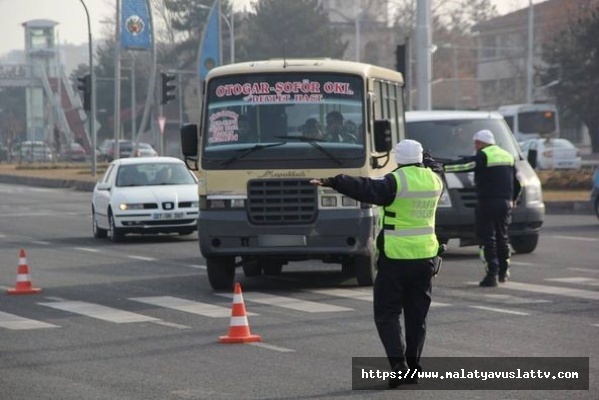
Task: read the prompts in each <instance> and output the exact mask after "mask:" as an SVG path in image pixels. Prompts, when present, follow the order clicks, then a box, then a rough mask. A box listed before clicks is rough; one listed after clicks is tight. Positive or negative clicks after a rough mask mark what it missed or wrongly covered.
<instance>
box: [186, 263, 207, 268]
mask: <svg viewBox="0 0 599 400" xmlns="http://www.w3.org/2000/svg"><path fill="white" fill-rule="evenodd" d="M187 267H189V268H196V269H206V266H205V265H198V264H187Z"/></svg>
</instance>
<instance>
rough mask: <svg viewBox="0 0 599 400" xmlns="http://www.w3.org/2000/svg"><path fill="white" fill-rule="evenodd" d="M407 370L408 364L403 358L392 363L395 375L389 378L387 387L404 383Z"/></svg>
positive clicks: (393, 387)
mask: <svg viewBox="0 0 599 400" xmlns="http://www.w3.org/2000/svg"><path fill="white" fill-rule="evenodd" d="M407 371H408V364H406V361H405V359H404V360H401V361H397V362H396V363H394V365H393V372H395V374H396V375H395V377H394V378H391V379H389V389H395V388H396V387H398V386H399V385H401V384H404V383H406V382H405V380H404V379H403V378H404V377H405V375H406V373H407Z"/></svg>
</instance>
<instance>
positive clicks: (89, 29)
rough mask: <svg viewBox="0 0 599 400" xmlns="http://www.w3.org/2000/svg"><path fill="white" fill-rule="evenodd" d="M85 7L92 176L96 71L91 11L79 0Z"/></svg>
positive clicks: (94, 164)
mask: <svg viewBox="0 0 599 400" xmlns="http://www.w3.org/2000/svg"><path fill="white" fill-rule="evenodd" d="M79 1H80V2H81V5H82V6H83V9H84V10H85V16H86V18H87V39H88V44H87V45H88V52H89V76H90V81H91V107H90V108H91V110H90V114H89V115H88V116H87V118H88V119H89V130H90V134H91V137H92V143H91V153H92V154H91V161H92V176H93V177H94V178H95V177H96V142H97V140H96V74H95V73H94V53H93V44H92V27H91V23H90V18H89V11H88V10H87V6H86V5H85V3H84V2H83V0H79Z"/></svg>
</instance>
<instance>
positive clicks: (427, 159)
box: [422, 151, 443, 174]
mask: <svg viewBox="0 0 599 400" xmlns="http://www.w3.org/2000/svg"><path fill="white" fill-rule="evenodd" d="M422 164H423V165H424V166H425V167H427V168H430V169H432V170H433V171H434V172H436V173H438V174H441V173H443V164H441V163H440V162H438V161H437V160H435V159H434V158H433V156H431V154H430V153H429V152H428V151H425V152H423V153H422Z"/></svg>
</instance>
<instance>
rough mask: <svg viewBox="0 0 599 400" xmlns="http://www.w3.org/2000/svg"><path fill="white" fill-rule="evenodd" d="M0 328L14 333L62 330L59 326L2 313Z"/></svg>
mask: <svg viewBox="0 0 599 400" xmlns="http://www.w3.org/2000/svg"><path fill="white" fill-rule="evenodd" d="M0 327H2V328H6V329H10V330H13V331H18V330H31V329H44V328H60V326H58V325H53V324H48V323H46V322H42V321H36V320H34V319H29V318H23V317H19V316H18V315H13V314H9V313H5V312H2V311H0Z"/></svg>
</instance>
